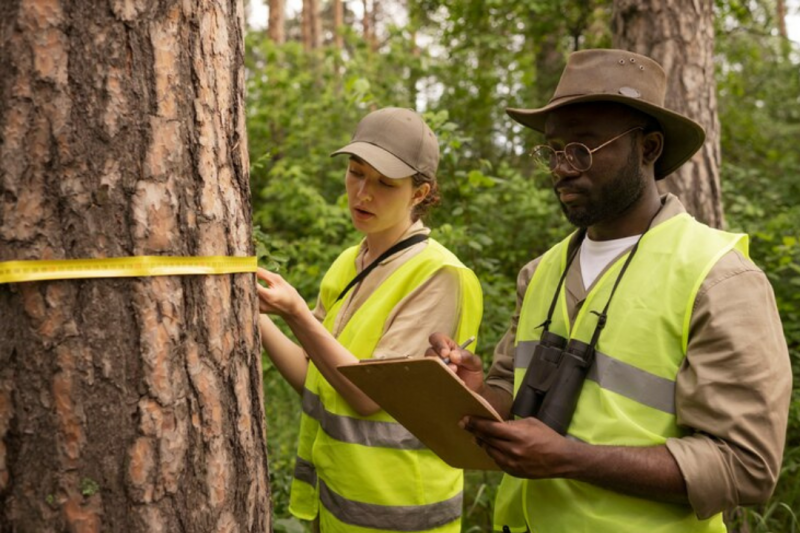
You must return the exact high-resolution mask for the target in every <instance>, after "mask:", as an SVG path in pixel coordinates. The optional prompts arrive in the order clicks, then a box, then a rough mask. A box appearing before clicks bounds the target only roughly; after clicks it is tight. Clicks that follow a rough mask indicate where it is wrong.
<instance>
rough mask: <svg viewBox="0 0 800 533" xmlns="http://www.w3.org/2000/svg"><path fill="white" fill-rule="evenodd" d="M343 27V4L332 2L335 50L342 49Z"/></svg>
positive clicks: (336, 0) (340, 1)
mask: <svg viewBox="0 0 800 533" xmlns="http://www.w3.org/2000/svg"><path fill="white" fill-rule="evenodd" d="M343 26H344V4H343V3H342V0H333V43H334V46H336V49H337V50H341V49H343V48H344V38H343V37H342V30H343Z"/></svg>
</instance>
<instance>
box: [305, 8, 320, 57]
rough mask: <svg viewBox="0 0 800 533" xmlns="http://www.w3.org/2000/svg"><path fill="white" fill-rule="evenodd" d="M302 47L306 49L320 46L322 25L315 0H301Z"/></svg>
mask: <svg viewBox="0 0 800 533" xmlns="http://www.w3.org/2000/svg"><path fill="white" fill-rule="evenodd" d="M301 23H302V30H303V49H304V50H306V51H309V50H314V49H317V48H319V47H320V46H321V39H322V26H321V20H320V14H319V2H318V1H317V0H303V16H302V21H301Z"/></svg>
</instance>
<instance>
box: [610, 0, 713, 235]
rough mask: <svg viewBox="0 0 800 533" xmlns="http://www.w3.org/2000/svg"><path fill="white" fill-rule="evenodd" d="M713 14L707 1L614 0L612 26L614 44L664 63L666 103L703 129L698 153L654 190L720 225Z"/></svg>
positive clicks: (708, 221)
mask: <svg viewBox="0 0 800 533" xmlns="http://www.w3.org/2000/svg"><path fill="white" fill-rule="evenodd" d="M713 15H714V13H713V2H709V1H701V2H698V1H696V0H614V14H613V22H612V30H613V34H614V37H613V45H614V47H616V48H622V49H626V50H630V51H632V52H637V53H640V54H643V55H646V56H649V57H652V58H653V59H655V60H656V61H658V62H659V63H660V64H661V65H662V66H663V67H664V70H665V71H666V73H667V78H668V86H667V97H666V104H665V105H666V107H668V108H669V109H672V110H673V111H677V112H678V113H681V114H683V115H686V116H688V117H690V118H692V119H694V120H695V121H697V122H698V123H699V124H700V125H702V126H703V128H705V130H706V142H705V144H704V145H703V147H702V148H701V149H700V151H699V152H698V153H697V154H696V155H695V156H694V157H693V158H692V159H691V160H690V161H688V162H687V163H685V164H684V165H683V166H682V167H681V168H680V169H678V170H677V171H676V172H675V173H674V174H672V175H671V176H670V177H667V178H666V179H664V180H662V181H660V182H659V188H660V189H661V190H662V191H669V192H672V193H674V194H676V195H677V196H678V197H679V198H680V199H681V201H682V202H683V204H684V205H685V206H686V209H687V210H688V211H689V213H691V214H692V215H694V216H695V217H696V218H697V219H698V220H701V221H703V222H705V223H706V224H709V225H710V226H713V227H723V226H724V224H725V220H724V217H723V211H722V194H721V191H720V176H719V168H720V162H721V155H720V126H719V119H718V116H717V96H716V80H715V77H714V24H713Z"/></svg>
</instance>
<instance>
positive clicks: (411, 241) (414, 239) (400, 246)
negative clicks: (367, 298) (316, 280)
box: [333, 234, 428, 303]
mask: <svg viewBox="0 0 800 533" xmlns="http://www.w3.org/2000/svg"><path fill="white" fill-rule="evenodd" d="M427 240H428V236H427V235H422V234H418V235H412V236H411V237H409V238H408V239H405V240H402V241H400V242H398V243H397V244H395V245H394V246H392V247H391V248H389V249H388V250H386V251H385V252H383V253H382V254H381V255H380V257H378V258H377V259H376V260H374V261H373V262H372V263H370V264H369V265H368V266H367V267H366V268H365V269H364V270H362V271H361V272H359V273H358V274H356V277H354V278H353V279H352V280H350V283H348V284H347V287H345V288H344V290H343V291H342V292H341V293H339V297H338V298H336V300H335V301H334V302H333V303H336V302H338V301H339V300H341V299H342V298H343V297H344V295H345V294H347V291H349V290H350V289H352V288H353V286H355V285H356V284H358V283H360V282H361V281H362V280H363V279H364V278H366V277H367V275H368V274H369V273H370V272H372V271H373V270H375V268H376V267H377V266H378V265H379V264H380V263H381V261H384V260H385V259H387V258H388V257H390V256H392V255H394V254H396V253H397V252H399V251H401V250H405V249H406V248H408V247H410V246H414V245H415V244H417V243H420V242H424V241H427Z"/></svg>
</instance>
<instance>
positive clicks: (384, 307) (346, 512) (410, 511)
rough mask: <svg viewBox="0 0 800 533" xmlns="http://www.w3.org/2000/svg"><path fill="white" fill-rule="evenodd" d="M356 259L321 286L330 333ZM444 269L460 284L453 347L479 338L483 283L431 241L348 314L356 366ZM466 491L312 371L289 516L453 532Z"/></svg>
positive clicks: (338, 528)
mask: <svg viewBox="0 0 800 533" xmlns="http://www.w3.org/2000/svg"><path fill="white" fill-rule="evenodd" d="M357 254H358V247H353V248H350V249H348V250H346V251H345V252H343V253H342V254H341V255H340V256H339V258H338V259H337V260H336V261H335V262H334V264H333V265H332V266H331V268H330V269H329V271H328V272H327V273H326V275H325V278H324V279H323V282H322V286H321V289H320V298H321V301H322V303H323V305H324V306H325V309H326V310H327V315H326V318H325V321H324V325H325V327H326V328H327V329H328V330H329V331H332V330H333V324H334V322H335V320H336V316H337V315H338V314H339V312H340V310H341V308H342V304H343V303H344V302H345V301H346V300H347V297H346V296H345V297H344V298H342V299H341V300H339V301H338V302H336V303H334V301H335V299H336V297H337V296H338V295H339V292H340V291H341V290H343V289H344V287H345V286H346V285H347V283H348V282H349V281H350V280H351V279H352V278H353V277H355V275H356V270H355V258H356V256H357ZM441 268H452V269H454V270H455V271H456V272H457V273H458V275H459V277H460V286H461V317H460V322H459V325H458V331H457V333H456V341H458V342H462V341H464V340H466V339H467V338H469V337H470V336H472V335H476V336H477V333H478V327H479V325H480V321H481V316H482V313H483V294H482V292H481V287H480V283H479V282H478V279H477V278H476V277H475V274H474V273H473V272H472V271H471V270H469V269H468V268H466V267H465V266H464V265H463V264H462V263H461V262H460V261H459V260H458V259H457V258H456V257H455V255H453V254H452V253H451V252H449V251H448V250H447V249H446V248H444V247H443V246H441V245H440V244H439V243H437V242H436V241H434V240H432V239H429V240H428V243H427V246H426V247H425V249H424V250H423V251H421V252H420V253H418V254H416V255H415V256H413V257H411V258H410V259H408V261H406V262H405V263H404V264H403V265H401V266H400V267H399V268H398V269H397V270H395V271H394V272H393V273H392V274H391V275H390V276H389V277H388V278H387V279H386V280H385V281H384V282H383V283H381V285H380V286H379V287H378V288H377V289H376V290H375V291H374V292H373V293H372V294H371V295H370V296H369V298H367V300H366V301H365V302H364V303H363V304H362V305H361V307H360V308H359V309H358V310H356V312H355V313H353V315H352V317H351V318H350V320H349V321H348V323H347V324H346V326H345V327H344V329H343V330H342V331H341V333H340V334H339V336H338V340H339V342H340V343H341V344H342V345H343V346H344V347H345V348H347V349H348V350H349V351H350V352H351V353H353V355H355V356H356V357H358V358H359V359H363V358H369V357H372V353H373V351H374V350H375V347H376V345H377V344H378V341H379V340H380V338H381V335H382V333H383V330H384V324H385V322H386V319H387V318H388V317H389V315H390V314H391V312H392V310H393V309H394V308H395V306H396V305H397V304H398V303H399V302H400V301H401V300H402V299H403V298H404V297H405V296H407V295H408V294H410V293H411V292H412V291H413V290H414V289H416V288H417V287H419V286H420V285H421V284H422V283H424V282H425V281H426V280H427V279H429V278H430V277H431V276H432V275H433V274H434V273H436V272H437V271H438V270H439V269H441ZM351 291H352V289H351ZM420 326H421V327H424V317H421V323H420ZM431 333H433V332H431ZM420 355H422V354H420ZM408 392H409V394H413V391H408ZM463 484H464V482H463V471H462V470H460V469H456V468H452V467H450V466H448V465H447V464H446V463H445V462H444V461H442V460H441V459H439V457H438V456H436V455H435V454H434V453H433V452H432V451H430V450H429V449H427V448H426V447H425V446H423V444H422V443H421V442H420V441H419V440H418V439H417V438H416V437H414V436H413V435H412V434H411V433H409V432H408V431H407V430H406V429H405V428H404V427H403V426H401V425H400V424H399V423H397V421H395V420H394V419H393V418H392V417H391V416H389V415H388V414H387V413H386V412H384V411H379V412H378V413H375V414H373V415H371V416H368V417H363V416H360V415H359V414H358V413H356V412H355V411H354V410H353V409H352V408H351V407H350V406H349V405H348V404H347V402H346V401H345V400H344V398H342V396H341V395H340V394H339V393H338V392H336V390H335V389H334V388H333V387H332V386H331V385H330V384H329V383H328V382H327V380H326V379H325V378H324V377H323V376H322V374H321V373H320V372H319V370H318V369H317V368H316V367H315V366H314V365H313V364H311V363H310V364H309V369H308V374H307V376H306V381H305V390H304V391H303V414H302V418H301V426H300V439H299V445H298V451H297V459H296V465H295V477H294V480H293V482H292V489H291V495H290V507H289V510H290V511H291V512H292V514H294V515H295V516H297V517H299V518H302V519H305V520H313V519H314V518H315V517H316V516H317V515H318V514H319V517H320V527H321V530H322V531H323V532H324V533H338V532H343V533H344V532H346V533H361V532H379V531H429V532H437V533H438V532H441V533H458V532H460V531H461V508H462V498H463ZM320 503H321V505H320Z"/></svg>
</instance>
